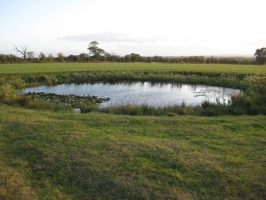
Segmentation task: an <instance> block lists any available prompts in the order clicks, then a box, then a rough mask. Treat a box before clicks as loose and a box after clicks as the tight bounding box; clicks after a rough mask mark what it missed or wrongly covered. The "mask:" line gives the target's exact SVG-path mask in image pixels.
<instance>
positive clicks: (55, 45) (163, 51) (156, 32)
mask: <svg viewBox="0 0 266 200" xmlns="http://www.w3.org/2000/svg"><path fill="white" fill-rule="evenodd" d="M265 5H266V3H265V0H0V24H1V26H0V54H15V55H17V56H21V55H20V54H19V53H17V52H16V50H15V49H14V45H16V46H17V47H18V48H21V47H24V46H26V47H27V48H28V49H29V51H34V54H35V56H36V57H37V56H38V55H39V53H40V52H42V53H44V54H46V55H48V54H50V53H51V54H53V55H54V56H56V55H57V53H63V54H64V55H65V56H68V55H69V54H73V55H79V54H80V53H89V51H88V50H87V48H88V45H89V43H90V42H91V41H97V42H98V43H99V47H100V48H102V49H104V50H105V51H106V52H109V53H115V54H118V55H121V56H124V55H126V54H130V53H137V54H140V55H141V56H155V55H158V56H195V55H196V56H201V55H203V56H211V55H214V56H215V55H226V56H227V55H239V56H243V55H245V56H250V57H252V56H253V55H254V53H255V50H256V49H258V48H262V47H265V46H266V25H265Z"/></svg>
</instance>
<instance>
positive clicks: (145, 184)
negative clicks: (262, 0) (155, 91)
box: [0, 63, 266, 200]
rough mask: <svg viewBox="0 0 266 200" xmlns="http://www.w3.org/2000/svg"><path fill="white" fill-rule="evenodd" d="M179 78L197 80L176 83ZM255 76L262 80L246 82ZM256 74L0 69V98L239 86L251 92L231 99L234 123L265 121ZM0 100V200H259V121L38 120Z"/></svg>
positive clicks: (265, 161) (263, 195)
mask: <svg viewBox="0 0 266 200" xmlns="http://www.w3.org/2000/svg"><path fill="white" fill-rule="evenodd" d="M82 71H86V73H82ZM108 71H112V72H110V73H109V72H108ZM152 71H153V72H152ZM155 71H157V72H155ZM170 71H173V72H170ZM183 71H187V72H203V73H202V74H201V73H199V74H193V73H188V74H186V73H184V74H179V73H177V74H176V73H175V72H183ZM62 72H69V73H62ZM71 72H75V73H71ZM91 72H92V73H91ZM221 72H223V73H228V74H224V75H220V73H221ZM212 73H213V74H212ZM234 73H236V74H234ZM254 73H260V74H263V75H255V76H250V77H246V75H247V74H254ZM239 74H242V75H241V76H240V75H239ZM265 74H266V66H245V65H199V64H195V65H189V64H185V65H181V64H179V65H178V64H153V63H152V64H140V63H130V64H125V63H99V64H98V63H91V64H77V63H75V64H69V63H63V64H62V63H61V64H59V63H52V64H48V63H46V64H8V65H0V75H1V76H0V83H1V84H3V87H2V89H3V90H2V92H5V91H8V89H10V87H11V86H12V84H13V85H20V84H24V86H25V84H26V85H30V84H33V85H35V84H51V85H52V84H57V83H64V82H69V83H70V82H77V83H79V82H84V81H88V80H91V81H93V80H106V81H108V80H123V79H128V80H131V79H132V80H152V81H173V82H174V81H176V82H184V83H185V82H191V83H206V84H212V85H225V86H229V87H240V88H241V87H242V86H243V88H245V87H244V85H243V84H244V83H245V81H246V82H247V83H250V84H251V86H250V87H247V88H246V91H247V92H249V89H252V91H251V92H253V93H254V94H253V93H252V94H251V93H250V96H238V97H237V99H236V101H237V102H238V103H239V104H237V105H236V109H237V110H238V111H239V113H240V114H241V112H242V111H243V109H245V108H248V109H250V110H251V111H252V112H253V113H254V110H255V109H257V110H260V111H263V110H264V111H266V107H265V106H266V98H265V89H266V88H265V80H266V79H265ZM245 77H246V78H245ZM9 79H10V80H9ZM23 81H25V82H23ZM5 82H8V84H6V85H5ZM11 89H12V88H11ZM11 91H12V90H11ZM0 92H1V91H0ZM7 94H9V93H7ZM258 94H260V95H258ZM1 98H3V101H2V102H3V103H0V199H7V200H9V199H182V200H183V199H266V148H265V146H266V123H265V121H266V116H265V115H254V116H249V115H240V116H230V115H225V116H219V117H202V116H201V117H200V116H191V115H190V114H189V113H188V108H187V107H184V108H183V107H182V112H183V111H184V112H185V113H188V115H182V116H181V115H178V114H175V113H174V114H173V113H172V114H171V115H164V116H155V115H154V116H129V115H121V114H116V115H115V114H106V113H100V112H95V111H94V112H90V113H85V114H79V113H72V112H71V111H67V110H66V109H65V111H64V110H63V109H64V108H63V109H57V108H56V107H54V108H55V109H54V110H59V111H57V112H54V111H48V110H46V111H44V110H41V109H44V107H45V106H46V104H40V105H39V106H40V107H38V109H39V110H38V109H37V110H33V109H30V108H33V107H28V108H27V109H26V108H21V107H19V106H18V104H21V106H24V107H27V106H26V104H27V103H28V104H29V102H27V99H25V98H23V97H22V98H20V97H18V98H17V99H16V97H14V98H13V99H12V98H11V99H9V100H6V101H5V97H4V96H3V97H1ZM5 102H9V103H10V104H9V105H15V106H16V107H12V106H7V105H6V104H8V103H6V104H5ZM12 102H13V103H14V104H12ZM31 103H32V102H31ZM35 104H36V105H37V103H35ZM35 104H33V105H35ZM48 104H49V103H48ZM48 104H47V106H48V107H49V106H51V105H50V104H49V105H48ZM33 105H32V106H33ZM36 105H35V106H36ZM205 106H208V105H205ZM220 108H222V107H219V106H218V111H219V112H221V109H220ZM183 109H184V110H183ZM204 109H205V112H207V111H208V109H213V107H207V108H204ZM70 110H71V109H70ZM216 110H217V109H216ZM170 111H171V112H172V110H170ZM210 111H211V112H213V110H210ZM252 112H251V113H252ZM243 113H244V114H245V112H243ZM210 116H212V115H210Z"/></svg>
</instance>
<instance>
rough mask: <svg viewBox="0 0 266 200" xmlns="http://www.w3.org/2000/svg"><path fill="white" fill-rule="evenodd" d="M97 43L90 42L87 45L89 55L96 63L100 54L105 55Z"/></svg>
mask: <svg viewBox="0 0 266 200" xmlns="http://www.w3.org/2000/svg"><path fill="white" fill-rule="evenodd" d="M98 45H99V43H98V42H97V41H92V42H90V44H89V47H88V50H89V51H90V55H92V56H93V57H94V58H95V59H96V61H98V59H99V58H100V56H101V55H102V54H104V53H105V51H104V50H103V49H101V48H99V47H98Z"/></svg>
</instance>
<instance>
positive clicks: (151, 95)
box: [19, 82, 240, 107]
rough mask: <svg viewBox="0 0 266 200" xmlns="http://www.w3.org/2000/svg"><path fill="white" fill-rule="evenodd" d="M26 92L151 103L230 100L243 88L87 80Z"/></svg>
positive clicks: (37, 88) (111, 101) (167, 103)
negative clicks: (82, 82)
mask: <svg viewBox="0 0 266 200" xmlns="http://www.w3.org/2000/svg"><path fill="white" fill-rule="evenodd" d="M19 92H20V93H26V92H46V93H57V94H76V95H88V94H89V95H91V96H97V97H102V98H107V97H109V98H110V99H111V100H110V101H109V102H106V103H103V104H101V106H108V105H122V104H133V105H140V104H148V105H150V106H154V107H156V106H160V107H162V106H168V105H176V104H178V105H180V104H182V102H185V103H186V104H187V105H195V104H199V103H201V102H202V101H204V100H209V101H211V102H216V101H217V100H219V101H220V102H222V103H228V100H230V97H229V94H232V93H239V92H240V90H236V89H230V88H223V87H215V86H205V85H189V84H177V83H150V82H119V83H103V82H95V83H86V84H60V85H56V86H37V87H31V88H25V89H22V90H19Z"/></svg>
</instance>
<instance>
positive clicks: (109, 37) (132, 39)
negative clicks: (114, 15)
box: [57, 32, 160, 43]
mask: <svg viewBox="0 0 266 200" xmlns="http://www.w3.org/2000/svg"><path fill="white" fill-rule="evenodd" d="M57 39H60V40H72V41H81V42H83V41H86V42H87V41H98V42H121V43H149V42H157V41H160V38H158V37H154V36H149V37H147V36H146V37H144V36H141V37H140V36H136V35H131V34H127V33H123V32H119V33H115V32H103V33H89V34H79V35H67V36H65V37H58V38H57Z"/></svg>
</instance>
